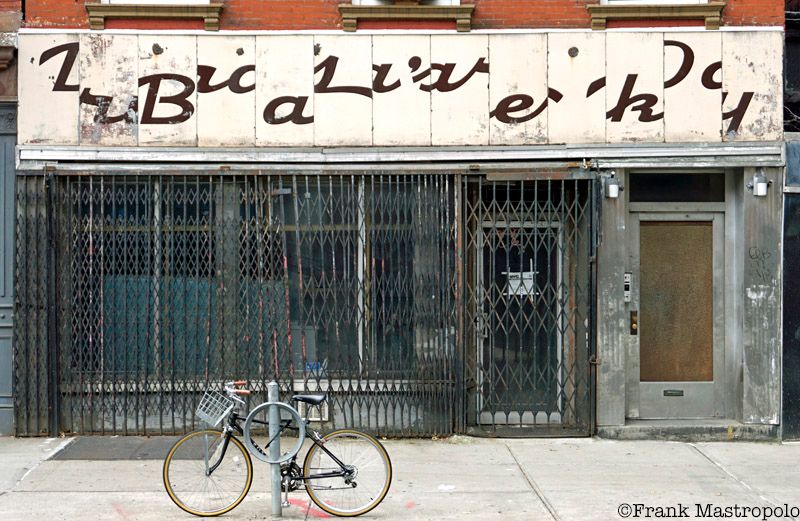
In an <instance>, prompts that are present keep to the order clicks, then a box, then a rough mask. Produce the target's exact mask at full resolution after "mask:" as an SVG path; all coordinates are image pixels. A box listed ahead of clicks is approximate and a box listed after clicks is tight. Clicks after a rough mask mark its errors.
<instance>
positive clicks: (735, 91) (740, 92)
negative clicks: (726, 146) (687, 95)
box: [722, 31, 783, 141]
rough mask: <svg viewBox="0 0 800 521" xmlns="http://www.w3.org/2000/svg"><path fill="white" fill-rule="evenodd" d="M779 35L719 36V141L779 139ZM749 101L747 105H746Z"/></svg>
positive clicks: (781, 66)
mask: <svg viewBox="0 0 800 521" xmlns="http://www.w3.org/2000/svg"><path fill="white" fill-rule="evenodd" d="M782 38H783V35H782V33H780V32H777V31H763V32H731V33H727V32H726V33H723V35H722V90H723V92H726V93H727V96H726V97H725V100H724V101H723V102H722V109H723V118H726V116H727V118H726V119H724V120H723V138H724V140H725V141H767V140H779V139H781V138H782V136H783V76H782V73H781V71H782V70H783V42H782ZM748 100H749V101H748Z"/></svg>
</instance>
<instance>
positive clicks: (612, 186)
mask: <svg viewBox="0 0 800 521" xmlns="http://www.w3.org/2000/svg"><path fill="white" fill-rule="evenodd" d="M614 175H615V172H613V171H612V172H611V177H609V178H607V179H606V197H608V198H609V199H616V198H618V197H619V193H620V192H621V191H622V190H623V188H622V185H621V184H620V183H619V179H617V178H616V177H614Z"/></svg>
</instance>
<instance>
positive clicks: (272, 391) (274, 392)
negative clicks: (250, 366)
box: [267, 381, 283, 517]
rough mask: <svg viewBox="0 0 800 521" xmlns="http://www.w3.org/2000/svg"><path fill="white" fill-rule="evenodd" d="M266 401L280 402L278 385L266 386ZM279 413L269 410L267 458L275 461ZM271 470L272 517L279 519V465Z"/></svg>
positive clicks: (278, 411) (280, 514) (279, 445)
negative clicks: (269, 440) (269, 441)
mask: <svg viewBox="0 0 800 521" xmlns="http://www.w3.org/2000/svg"><path fill="white" fill-rule="evenodd" d="M267 399H268V400H269V401H270V402H272V403H277V402H279V401H280V399H281V398H280V395H279V393H278V383H277V382H275V381H272V382H270V383H268V384H267ZM280 421H281V412H280V410H279V409H278V407H276V406H271V407H270V408H269V439H271V440H273V441H272V443H270V444H269V458H270V459H271V460H273V461H276V460H278V459H279V458H280V456H281V437H280V436H278V432H279V430H280ZM269 466H270V470H272V515H273V516H277V517H281V516H282V515H283V509H282V506H281V464H280V463H270V464H269Z"/></svg>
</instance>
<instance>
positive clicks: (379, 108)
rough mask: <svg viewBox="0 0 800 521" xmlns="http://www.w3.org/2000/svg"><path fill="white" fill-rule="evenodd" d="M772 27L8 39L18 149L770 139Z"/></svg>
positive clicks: (777, 82) (777, 96)
mask: <svg viewBox="0 0 800 521" xmlns="http://www.w3.org/2000/svg"><path fill="white" fill-rule="evenodd" d="M782 42H783V35H782V33H781V32H780V31H777V30H766V31H765V30H752V31H747V30H737V31H698V32H689V31H681V32H660V31H639V32H633V31H631V32H590V31H586V32H582V31H555V32H551V33H529V34H526V33H498V34H468V35H461V34H452V35H449V34H430V35H420V34H409V35H403V34H386V35H378V34H372V35H334V34H329V33H328V34H319V35H314V34H306V33H303V34H294V35H293V34H288V35H287V34H275V35H269V34H248V33H241V34H236V35H231V34H218V35H209V34H159V33H153V32H143V33H131V32H126V33H109V32H104V33H90V32H74V31H73V32H66V31H65V32H63V33H58V32H55V33H54V32H36V31H31V32H23V33H21V34H20V35H19V56H20V70H19V82H20V88H19V93H20V94H19V144H21V145H83V146H94V147H98V146H100V147H103V146H125V147H130V146H134V147H136V146H138V147H149V146H176V147H177V146H180V147H309V146H318V147H365V146H450V145H459V146H469V145H493V146H503V145H537V144H550V145H554V144H561V143H566V144H589V143H636V142H642V143H659V142H667V143H680V142H723V141H776V140H780V139H782V136H783V134H782V106H783V99H782V81H781V77H782V67H783V65H782V63H783V57H782V52H783V51H782V49H783V43H782Z"/></svg>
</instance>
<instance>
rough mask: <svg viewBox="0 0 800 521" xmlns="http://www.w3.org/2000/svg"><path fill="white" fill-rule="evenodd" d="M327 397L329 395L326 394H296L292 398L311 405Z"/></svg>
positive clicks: (319, 402) (317, 403)
mask: <svg viewBox="0 0 800 521" xmlns="http://www.w3.org/2000/svg"><path fill="white" fill-rule="evenodd" d="M325 398H327V395H324V394H295V395H294V396H292V400H295V401H298V402H305V403H308V404H311V405H319V404H321V403H322V402H324V401H325Z"/></svg>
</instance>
